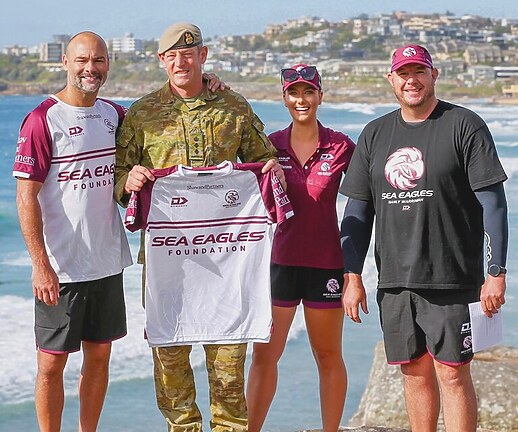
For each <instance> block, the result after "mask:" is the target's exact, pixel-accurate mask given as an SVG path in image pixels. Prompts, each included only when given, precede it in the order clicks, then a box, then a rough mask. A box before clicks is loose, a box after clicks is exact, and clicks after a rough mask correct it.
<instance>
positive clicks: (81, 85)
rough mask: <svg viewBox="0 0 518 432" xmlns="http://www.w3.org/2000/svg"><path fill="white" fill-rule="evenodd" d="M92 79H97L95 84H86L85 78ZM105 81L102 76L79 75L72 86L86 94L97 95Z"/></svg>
mask: <svg viewBox="0 0 518 432" xmlns="http://www.w3.org/2000/svg"><path fill="white" fill-rule="evenodd" d="M91 77H93V78H96V80H95V81H94V82H86V80H84V78H91ZM105 81H106V78H105V79H103V77H102V76H101V75H100V74H91V75H77V76H75V77H74V79H73V82H72V85H73V86H74V87H76V88H77V89H79V90H81V91H83V92H85V93H96V92H98V91H99V89H100V88H101V86H102V85H103V84H104V83H105Z"/></svg>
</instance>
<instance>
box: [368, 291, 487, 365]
mask: <svg viewBox="0 0 518 432" xmlns="http://www.w3.org/2000/svg"><path fill="white" fill-rule="evenodd" d="M478 300H479V293H478V290H460V289H459V290H452V289H420V290H408V289H401V288H394V289H379V290H378V293H377V301H378V306H379V309H380V321H381V328H382V329H383V338H384V341H385V352H386V354H387V361H388V363H392V364H401V363H408V362H410V361H412V360H415V359H417V358H419V357H421V356H422V355H423V354H425V353H426V352H427V351H428V352H429V353H430V355H432V356H433V358H434V359H435V360H437V361H438V362H440V363H444V364H448V365H452V366H459V365H462V364H465V363H469V362H470V361H471V359H472V358H473V350H472V348H471V324H470V317H469V309H468V303H472V302H476V301H478Z"/></svg>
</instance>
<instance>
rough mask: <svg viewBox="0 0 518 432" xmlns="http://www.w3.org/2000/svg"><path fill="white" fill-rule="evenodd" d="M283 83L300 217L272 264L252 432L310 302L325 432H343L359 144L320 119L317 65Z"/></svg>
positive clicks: (250, 395) (289, 163)
mask: <svg viewBox="0 0 518 432" xmlns="http://www.w3.org/2000/svg"><path fill="white" fill-rule="evenodd" d="M281 80H282V91H283V100H284V105H285V106H286V107H287V108H288V111H289V112H290V115H291V117H292V120H293V121H292V123H291V124H290V125H289V126H288V127H287V128H286V129H283V130H280V131H277V132H274V133H272V134H271V135H270V139H271V141H272V143H273V144H274V145H275V147H276V148H277V158H278V159H279V162H280V164H281V165H282V167H283V169H284V174H285V176H286V182H287V184H288V189H287V192H288V196H289V198H290V201H291V203H292V206H293V210H294V211H295V217H293V218H291V219H290V220H288V221H287V222H286V223H284V224H283V226H282V227H280V228H278V229H277V231H276V232H275V238H274V243H273V251H272V264H271V278H272V303H273V328H274V331H273V333H272V337H271V339H270V342H269V343H268V344H261V343H256V344H254V351H253V357H252V365H251V367H250V373H249V376H248V388H247V405H248V417H249V424H248V430H249V432H256V431H259V430H260V429H261V427H262V425H263V423H264V420H265V418H266V415H267V413H268V409H269V407H270V404H271V402H272V400H273V397H274V395H275V390H276V387H277V363H278V361H279V359H280V357H281V355H282V352H283V351H284V347H285V346H286V339H287V337H288V332H289V329H290V326H291V324H292V322H293V318H294V316H295V312H296V309H297V306H298V305H299V304H300V302H302V304H303V307H304V317H305V321H306V327H307V332H308V336H309V341H310V344H311V349H312V351H313V354H314V356H315V360H316V363H317V366H318V374H319V381H320V406H321V413H322V423H323V430H324V432H331V431H333V432H336V430H337V429H338V427H339V424H340V420H341V418H342V412H343V407H344V403H345V394H346V390H347V373H346V369H345V364H344V361H343V358H342V326H343V309H342V303H341V295H342V284H343V260H342V251H341V247H340V238H339V229H338V220H337V214H336V196H337V193H338V188H339V186H340V181H341V178H342V174H343V173H344V172H345V170H346V169H347V166H348V165H349V161H350V159H351V156H352V153H353V150H354V147H355V144H354V143H353V142H352V141H351V139H350V138H349V137H347V136H346V135H344V134H343V133H341V132H336V131H333V130H331V129H329V128H326V127H324V126H322V124H321V123H320V122H319V121H318V120H317V111H318V107H319V105H320V104H321V103H322V97H323V92H322V85H321V78H320V74H319V73H318V70H317V68H316V67H315V66H308V65H305V64H297V65H295V66H293V67H291V68H288V69H283V70H282V71H281Z"/></svg>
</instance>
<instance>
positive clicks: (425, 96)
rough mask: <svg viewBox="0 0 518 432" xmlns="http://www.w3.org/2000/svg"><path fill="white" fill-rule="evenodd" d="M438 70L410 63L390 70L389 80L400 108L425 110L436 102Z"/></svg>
mask: <svg viewBox="0 0 518 432" xmlns="http://www.w3.org/2000/svg"><path fill="white" fill-rule="evenodd" d="M438 75H439V72H438V70H437V69H435V68H434V69H430V68H428V67H426V66H423V65H420V64H417V63H410V64H407V65H404V66H401V67H400V68H399V69H397V70H395V71H393V72H390V73H389V74H388V75H387V79H388V80H389V82H390V85H391V86H392V88H393V90H394V95H395V96H396V98H397V100H398V101H399V104H400V105H401V109H402V110H406V111H412V110H418V111H423V110H424V111H426V110H427V109H428V108H429V107H431V106H434V105H435V103H436V100H437V99H436V98H435V81H436V80H437V76H438Z"/></svg>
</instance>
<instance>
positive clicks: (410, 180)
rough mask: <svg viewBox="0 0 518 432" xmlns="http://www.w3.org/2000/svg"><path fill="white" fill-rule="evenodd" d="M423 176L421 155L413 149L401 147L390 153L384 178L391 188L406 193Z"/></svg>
mask: <svg viewBox="0 0 518 432" xmlns="http://www.w3.org/2000/svg"><path fill="white" fill-rule="evenodd" d="M423 174H424V162H423V154H422V153H421V151H419V150H418V149H416V148H415V147H403V148H400V149H399V150H396V151H395V152H394V153H392V154H391V155H390V156H389V157H388V159H387V163H386V164H385V178H386V179H387V181H388V182H389V183H390V184H391V186H392V187H394V188H397V189H400V190H403V191H406V190H408V189H412V188H415V187H416V186H417V185H416V184H415V183H414V181H416V180H419V179H420V178H421V177H422V176H423Z"/></svg>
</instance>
